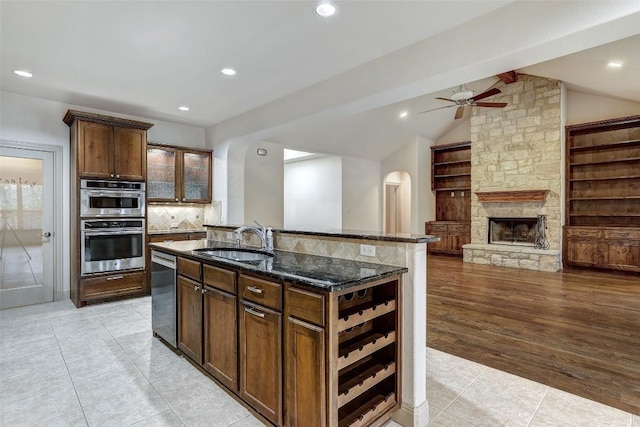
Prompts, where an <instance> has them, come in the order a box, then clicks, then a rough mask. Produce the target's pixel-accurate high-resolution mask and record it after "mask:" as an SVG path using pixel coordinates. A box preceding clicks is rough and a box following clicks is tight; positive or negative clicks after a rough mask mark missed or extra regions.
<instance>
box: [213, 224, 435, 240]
mask: <svg viewBox="0 0 640 427" xmlns="http://www.w3.org/2000/svg"><path fill="white" fill-rule="evenodd" d="M204 227H207V228H210V229H220V230H227V231H233V230H235V229H236V228H238V227H241V225H209V224H204ZM273 232H274V233H283V234H302V235H306V236H324V237H339V238H343V239H361V240H377V241H386V242H403V243H431V242H438V241H440V237H438V236H431V235H425V234H411V233H383V232H381V231H362V230H348V229H339V230H285V229H279V228H274V229H273Z"/></svg>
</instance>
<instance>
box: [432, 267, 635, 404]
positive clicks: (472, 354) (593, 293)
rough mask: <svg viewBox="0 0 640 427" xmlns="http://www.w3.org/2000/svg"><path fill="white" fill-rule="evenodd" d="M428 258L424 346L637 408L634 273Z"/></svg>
mask: <svg viewBox="0 0 640 427" xmlns="http://www.w3.org/2000/svg"><path fill="white" fill-rule="evenodd" d="M427 263H428V267H427V277H428V287H427V344H428V346H429V347H432V348H435V349H437V350H441V351H444V352H447V353H450V354H454V355H456V356H460V357H463V358H466V359H469V360H473V361H476V362H479V363H482V364H485V365H488V366H491V367H494V368H497V369H500V370H503V371H506V372H510V373H513V374H516V375H519V376H522V377H525V378H529V379H531V380H534V381H537V382H540V383H544V384H547V385H549V386H552V387H555V388H559V389H561V390H565V391H568V392H570V393H574V394H577V395H580V396H583V397H586V398H589V399H592V400H595V401H598V402H601V403H604V404H607V405H610V406H614V407H616V408H619V409H622V410H624V411H627V412H631V413H633V414H636V415H640V275H637V274H635V275H619V274H608V273H604V272H596V271H584V270H569V271H564V272H559V273H548V272H537V271H527V270H519V269H512V268H504V267H493V266H486V265H478V264H469V263H463V262H462V259H460V258H454V257H446V256H435V255H429V256H428V259H427Z"/></svg>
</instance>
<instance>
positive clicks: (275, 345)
mask: <svg viewBox="0 0 640 427" xmlns="http://www.w3.org/2000/svg"><path fill="white" fill-rule="evenodd" d="M238 314H239V317H240V333H239V338H240V397H241V398H242V399H243V400H244V401H245V402H247V403H249V404H250V405H251V406H253V408H254V409H255V410H257V411H258V412H259V413H261V414H262V415H263V416H264V417H265V418H267V419H269V420H270V421H271V422H273V423H274V424H276V425H281V424H282V345H281V342H282V315H281V314H280V313H278V312H275V311H273V310H269V309H267V308H264V307H261V306H257V305H253V304H251V303H247V302H244V301H243V302H242V304H240V313H238Z"/></svg>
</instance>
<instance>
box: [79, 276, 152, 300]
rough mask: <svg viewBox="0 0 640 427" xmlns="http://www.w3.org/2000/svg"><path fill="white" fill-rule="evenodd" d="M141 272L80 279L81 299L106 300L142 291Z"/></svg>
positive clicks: (142, 278) (142, 277)
mask: <svg viewBox="0 0 640 427" xmlns="http://www.w3.org/2000/svg"><path fill="white" fill-rule="evenodd" d="M144 278H145V273H144V272H143V271H141V272H137V273H128V274H112V275H109V276H100V277H95V278H90V279H82V287H81V289H82V299H92V298H107V297H111V296H118V295H126V294H132V293H137V292H142V291H143V290H144Z"/></svg>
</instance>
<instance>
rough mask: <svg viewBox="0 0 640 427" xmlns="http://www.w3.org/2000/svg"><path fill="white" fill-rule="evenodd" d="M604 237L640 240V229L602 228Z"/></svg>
mask: <svg viewBox="0 0 640 427" xmlns="http://www.w3.org/2000/svg"><path fill="white" fill-rule="evenodd" d="M603 233H604V238H605V239H625V240H640V230H638V229H635V230H629V229H620V230H613V229H608V230H606V229H605V230H603Z"/></svg>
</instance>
